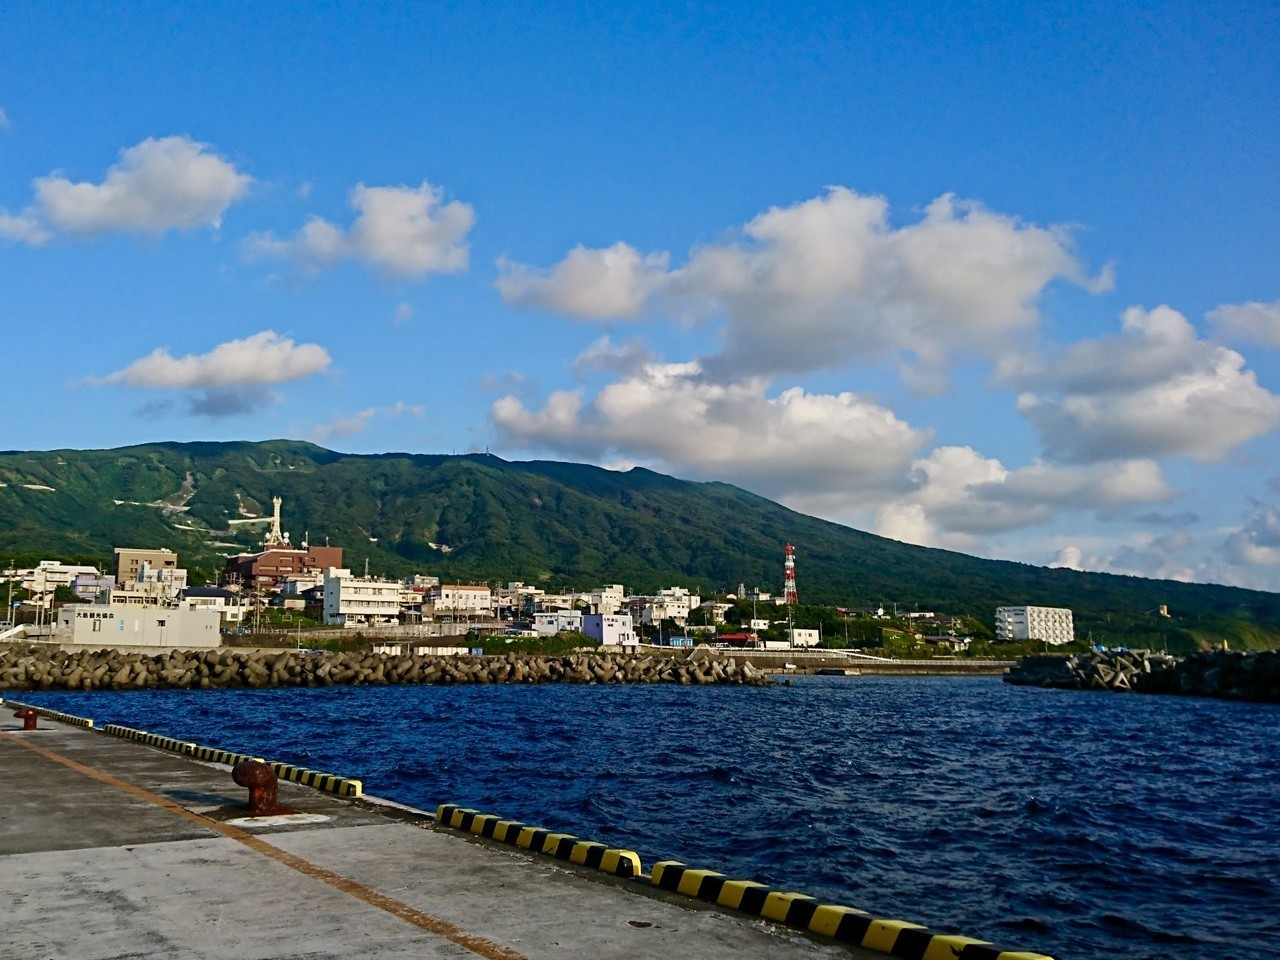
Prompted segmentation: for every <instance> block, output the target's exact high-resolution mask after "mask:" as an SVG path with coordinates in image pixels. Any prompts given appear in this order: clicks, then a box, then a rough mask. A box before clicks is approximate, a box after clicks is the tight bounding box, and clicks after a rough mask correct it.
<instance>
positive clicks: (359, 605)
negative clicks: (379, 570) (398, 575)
mask: <svg viewBox="0 0 1280 960" xmlns="http://www.w3.org/2000/svg"><path fill="white" fill-rule="evenodd" d="M401 588H402V585H401V583H400V581H399V580H380V579H378V578H377V577H353V576H352V575H351V571H350V570H346V569H343V568H340V567H330V568H329V569H327V570H326V571H325V572H324V622H325V623H327V624H330V625H331V626H338V627H356V626H370V625H373V624H379V623H397V622H399V620H400V590H401Z"/></svg>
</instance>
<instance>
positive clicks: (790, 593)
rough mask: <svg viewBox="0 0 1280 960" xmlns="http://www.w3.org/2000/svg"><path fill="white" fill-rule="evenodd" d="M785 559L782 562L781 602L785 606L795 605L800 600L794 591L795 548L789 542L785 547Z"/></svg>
mask: <svg viewBox="0 0 1280 960" xmlns="http://www.w3.org/2000/svg"><path fill="white" fill-rule="evenodd" d="M786 558H787V559H786V561H785V562H784V563H783V565H782V568H783V571H784V573H783V581H782V602H783V603H785V604H786V605H787V606H789V607H791V606H795V605H796V604H797V603H799V602H800V595H799V594H798V593H796V548H795V547H793V546H792V545H791V544H789V543H788V544H787V547H786Z"/></svg>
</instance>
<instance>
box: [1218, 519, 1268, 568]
mask: <svg viewBox="0 0 1280 960" xmlns="http://www.w3.org/2000/svg"><path fill="white" fill-rule="evenodd" d="M1223 550H1224V552H1225V554H1226V557H1227V561H1228V562H1229V563H1231V564H1234V565H1236V566H1248V567H1276V566H1280V511H1277V510H1276V509H1275V507H1260V508H1258V510H1257V511H1256V512H1255V513H1254V515H1253V516H1252V517H1250V518H1249V521H1248V523H1246V524H1245V525H1244V526H1243V527H1242V528H1241V529H1240V530H1237V531H1236V532H1235V533H1232V534H1231V535H1230V536H1228V537H1227V540H1226V543H1225V544H1223Z"/></svg>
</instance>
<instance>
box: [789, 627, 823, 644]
mask: <svg viewBox="0 0 1280 960" xmlns="http://www.w3.org/2000/svg"><path fill="white" fill-rule="evenodd" d="M821 639H822V632H821V631H820V630H802V629H800V628H799V627H796V628H795V629H793V630H792V631H791V646H793V647H816V646H817V645H818V642H819V641H820V640H821Z"/></svg>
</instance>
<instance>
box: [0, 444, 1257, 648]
mask: <svg viewBox="0 0 1280 960" xmlns="http://www.w3.org/2000/svg"><path fill="white" fill-rule="evenodd" d="M0 483H3V484H4V486H0V561H2V560H3V558H4V554H5V553H10V554H14V553H20V554H23V555H26V556H30V555H33V554H40V555H44V556H51V555H56V556H64V557H101V558H104V559H105V558H108V557H109V556H110V554H111V548H112V547H114V546H139V547H141V546H148V547H151V546H157V547H158V546H167V547H169V548H171V549H174V550H176V551H178V553H179V554H180V555H181V557H182V560H183V562H184V563H185V564H186V565H188V566H190V567H194V568H196V569H197V570H200V571H203V572H205V573H206V574H210V575H211V574H215V573H216V571H217V570H218V569H220V567H221V557H222V556H223V555H226V554H228V553H235V552H239V551H240V550H243V549H253V548H254V545H255V544H256V543H257V542H258V541H259V540H260V538H261V536H262V533H263V531H264V526H263V525H261V524H256V525H255V524H252V523H247V524H246V523H233V521H243V520H245V519H247V518H251V517H260V516H263V515H269V514H270V512H271V498H272V497H273V496H279V497H282V498H283V500H284V507H283V518H284V527H285V529H286V530H289V531H291V532H292V534H293V538H294V541H295V542H298V541H301V540H302V539H303V538H304V537H309V538H310V540H311V542H312V543H323V542H326V541H327V542H330V543H332V544H334V545H338V546H342V547H344V548H345V549H346V553H345V557H346V563H347V565H348V566H351V567H353V568H356V569H363V567H364V563H365V561H366V560H368V562H369V568H370V570H371V572H376V573H380V574H388V575H402V574H405V573H408V572H410V571H418V572H423V573H430V574H433V575H437V576H442V577H449V578H459V579H476V580H502V581H507V580H523V581H526V582H533V583H539V584H543V585H547V586H560V585H573V586H582V587H587V586H595V585H599V584H601V583H625V584H626V585H627V586H628V587H629V588H631V589H632V590H635V591H645V590H651V589H654V588H656V587H658V586H662V585H671V584H673V583H681V584H685V585H687V586H690V587H694V586H697V587H699V588H701V589H702V590H703V591H706V592H710V591H713V590H726V589H733V588H736V586H737V585H738V584H739V583H745V584H747V585H748V586H756V585H759V586H761V587H762V588H763V589H770V588H772V590H774V591H778V590H780V589H781V577H782V547H783V544H784V543H786V542H788V541H790V542H791V543H794V544H795V545H796V554H797V569H798V576H799V586H800V592H801V598H802V600H804V601H806V602H814V603H820V602H821V603H839V604H842V605H850V606H856V605H867V604H877V603H886V604H888V603H893V602H896V603H898V604H899V606H900V607H905V608H906V609H926V610H938V611H945V612H951V613H962V614H967V615H971V616H975V617H977V618H979V619H980V620H982V621H983V622H987V623H990V621H991V618H992V616H993V614H994V610H995V607H997V606H1000V605H1002V604H1021V603H1034V604H1042V605H1048V606H1066V607H1071V608H1072V609H1074V610H1075V611H1076V622H1077V632H1078V633H1079V634H1080V635H1081V636H1082V637H1083V636H1086V635H1089V634H1092V635H1093V636H1094V639H1096V640H1104V639H1105V640H1106V641H1108V642H1115V641H1117V640H1129V641H1130V642H1143V641H1144V640H1146V641H1149V642H1154V643H1155V645H1157V646H1158V645H1159V643H1160V641H1161V640H1164V641H1166V642H1168V643H1169V645H1170V647H1171V648H1173V647H1187V646H1194V645H1195V644H1196V643H1202V644H1203V643H1209V642H1214V641H1216V640H1218V639H1222V638H1225V639H1229V640H1231V641H1232V642H1233V646H1235V645H1244V646H1251V647H1257V646H1274V645H1280V594H1274V593H1264V592H1259V591H1253V590H1242V589H1238V588H1234V587H1223V586H1215V585H1210V584H1187V583H1176V582H1172V581H1156V580H1145V579H1141V578H1137V577H1120V576H1113V575H1109V574H1098V573H1081V572H1077V571H1072V570H1050V569H1047V568H1043V567H1033V566H1029V565H1027V564H1020V563H1010V562H1007V561H999V560H982V559H978V558H975V557H970V556H965V555H963V554H959V553H952V552H950V551H945V550H934V549H929V548H925V547H916V546H911V545H908V544H903V543H898V542H897V541H894V540H887V539H885V538H883V537H877V536H874V535H872V534H869V533H864V532H862V531H859V530H853V529H850V528H848V527H843V526H840V525H839V524H835V523H829V522H827V521H824V520H818V519H815V518H813V517H808V516H805V515H803V514H799V513H796V512H795V511H792V510H788V509H786V508H785V507H782V506H780V505H778V504H776V503H774V502H772V501H770V500H766V499H764V498H763V497H758V496H755V495H754V494H751V493H747V492H746V491H744V490H740V489H738V488H737V487H734V486H731V485H729V484H726V483H690V482H686V481H683V480H676V479H674V478H672V477H667V476H663V475H661V474H658V473H654V472H652V471H649V470H643V469H634V470H629V471H627V472H625V473H619V472H613V471H609V470H603V469H600V468H598V467H592V466H585V465H582V464H572V463H556V462H544V461H533V462H527V463H510V462H507V461H505V460H501V459H499V458H497V457H493V456H489V455H469V456H435V455H409V454H382V455H376V456H354V455H348V454H342V453H335V452H333V451H331V450H325V449H323V448H321V447H317V446H315V445H313V444H309V443H302V442H294V441H270V442H265V443H247V442H243V443H240V442H237V443H156V444H146V445H143V446H136V447H124V448H120V449H116V450H83V451H79V450H55V451H48V452H6V453H0ZM1161 604H1167V605H1168V607H1169V609H1170V612H1171V613H1172V614H1173V619H1172V620H1168V619H1165V618H1163V617H1159V616H1158V615H1156V614H1155V612H1154V611H1155V610H1156V609H1157V608H1158V607H1159V606H1160V605H1161Z"/></svg>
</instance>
